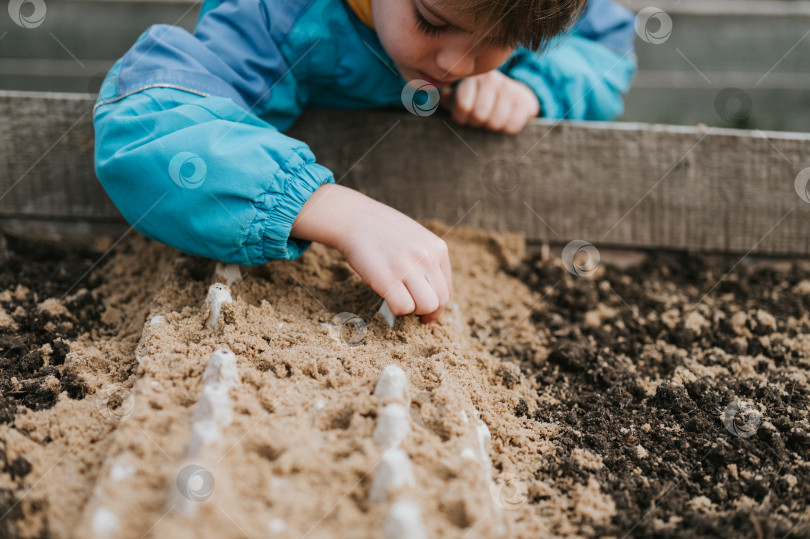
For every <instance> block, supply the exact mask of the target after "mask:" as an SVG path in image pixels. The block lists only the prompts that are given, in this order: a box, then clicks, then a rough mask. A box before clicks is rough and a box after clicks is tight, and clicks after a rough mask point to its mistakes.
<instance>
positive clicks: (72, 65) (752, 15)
mask: <svg viewBox="0 0 810 539" xmlns="http://www.w3.org/2000/svg"><path fill="white" fill-rule="evenodd" d="M6 3H7V4H8V6H9V10H8V11H9V13H8V16H7V14H5V13H2V14H0V90H27V91H47V92H81V93H97V92H98V88H99V86H100V85H101V81H102V79H103V78H104V75H105V74H106V73H107V70H108V69H109V68H110V67H111V66H112V64H113V62H114V61H115V60H116V59H118V58H119V57H121V56H122V55H123V54H124V52H126V50H127V49H129V47H130V46H132V44H133V43H134V42H135V40H136V39H137V37H138V36H139V35H140V34H141V33H142V32H143V31H144V30H145V29H146V28H148V27H149V26H150V25H152V24H157V23H164V24H176V25H179V26H182V27H184V28H187V29H188V30H192V29H193V27H194V24H195V22H196V20H197V15H198V13H199V6H200V4H201V2H200V1H192V0H58V1H57V0H8V1H7V2H6ZM619 3H621V4H622V5H624V6H625V7H627V8H628V9H631V10H632V11H634V12H636V13H637V17H636V33H637V38H636V52H637V54H638V61H639V72H638V75H637V77H636V80H635V82H634V84H633V89H632V90H631V91H630V93H629V94H628V95H627V97H626V100H625V104H626V107H625V113H624V115H623V116H622V117H621V118H619V120H622V121H639V122H651V123H667V124H683V125H694V124H697V123H703V124H706V125H710V126H718V127H737V128H744V129H763V130H776V131H801V132H806V131H808V128H809V127H810V61H808V59H810V0H668V1H660V0H659V1H655V0H651V1H635V0H633V1H630V0H620V1H619ZM43 6H44V7H43ZM15 7H16V9H15ZM15 13H17V15H15ZM15 17H17V18H16V20H15ZM26 26H27V27H26Z"/></svg>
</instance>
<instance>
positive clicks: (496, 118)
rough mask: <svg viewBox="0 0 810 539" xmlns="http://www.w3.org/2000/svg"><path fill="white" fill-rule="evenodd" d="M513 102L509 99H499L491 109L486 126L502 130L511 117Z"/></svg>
mask: <svg viewBox="0 0 810 539" xmlns="http://www.w3.org/2000/svg"><path fill="white" fill-rule="evenodd" d="M513 109H514V103H513V102H512V100H511V99H500V100H499V101H498V103H497V104H496V105H495V109H494V110H493V111H492V115H491V116H490V118H489V122H488V123H487V127H489V128H490V129H492V130H494V131H500V130H502V129H503V128H504V127H505V126H506V124H507V122H509V120H510V119H511V117H512V110H513Z"/></svg>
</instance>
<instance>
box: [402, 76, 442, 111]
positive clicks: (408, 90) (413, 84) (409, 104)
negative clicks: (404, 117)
mask: <svg viewBox="0 0 810 539" xmlns="http://www.w3.org/2000/svg"><path fill="white" fill-rule="evenodd" d="M402 104H403V105H405V108H406V109H407V110H408V112H410V113H411V114H413V115H414V116H421V117H425V116H430V115H431V114H433V113H434V112H436V109H438V108H439V89H438V88H436V87H435V86H433V85H432V84H430V83H429V82H427V81H424V80H422V79H414V80H412V81H410V82H409V83H408V84H406V85H405V86H404V87H403V88H402Z"/></svg>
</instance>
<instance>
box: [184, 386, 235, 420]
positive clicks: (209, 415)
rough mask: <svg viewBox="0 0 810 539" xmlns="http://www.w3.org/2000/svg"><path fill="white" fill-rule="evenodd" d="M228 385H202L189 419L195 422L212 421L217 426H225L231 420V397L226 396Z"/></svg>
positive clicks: (228, 389)
mask: <svg viewBox="0 0 810 539" xmlns="http://www.w3.org/2000/svg"><path fill="white" fill-rule="evenodd" d="M230 390H231V388H230V386H226V385H224V384H212V385H206V386H205V387H203V390H202V395H200V400H199V401H197V406H195V407H194V415H192V417H191V420H192V421H193V422H195V423H197V422H202V421H213V422H214V424H215V425H217V426H218V427H227V426H228V425H230V424H231V423H232V422H233V410H232V406H231V399H230V397H229V396H228V393H229V392H230Z"/></svg>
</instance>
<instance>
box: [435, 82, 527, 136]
mask: <svg viewBox="0 0 810 539" xmlns="http://www.w3.org/2000/svg"><path fill="white" fill-rule="evenodd" d="M440 104H441V105H442V106H443V107H445V108H446V109H448V110H449V111H450V112H451V113H452V116H453V120H454V121H455V122H457V123H459V124H461V125H470V126H472V127H486V128H487V129H491V130H493V131H502V132H504V133H508V134H510V135H516V134H518V133H520V132H521V131H522V130H523V128H524V127H525V126H526V124H527V123H528V122H529V120H531V119H532V118H535V117H537V115H538V114H540V102H539V101H538V100H537V96H536V95H535V93H534V92H533V91H532V89H531V88H529V87H528V86H527V85H525V84H523V83H522V82H520V81H516V80H515V79H512V78H510V77H508V76H506V75H504V74H503V73H501V72H500V71H497V70H496V71H488V72H487V73H483V74H481V75H476V76H474V77H468V78H465V79H461V82H459V84H458V86H456V88H455V89H454V90H453V89H450V88H447V89H445V90H442V92H441V100H440Z"/></svg>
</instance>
